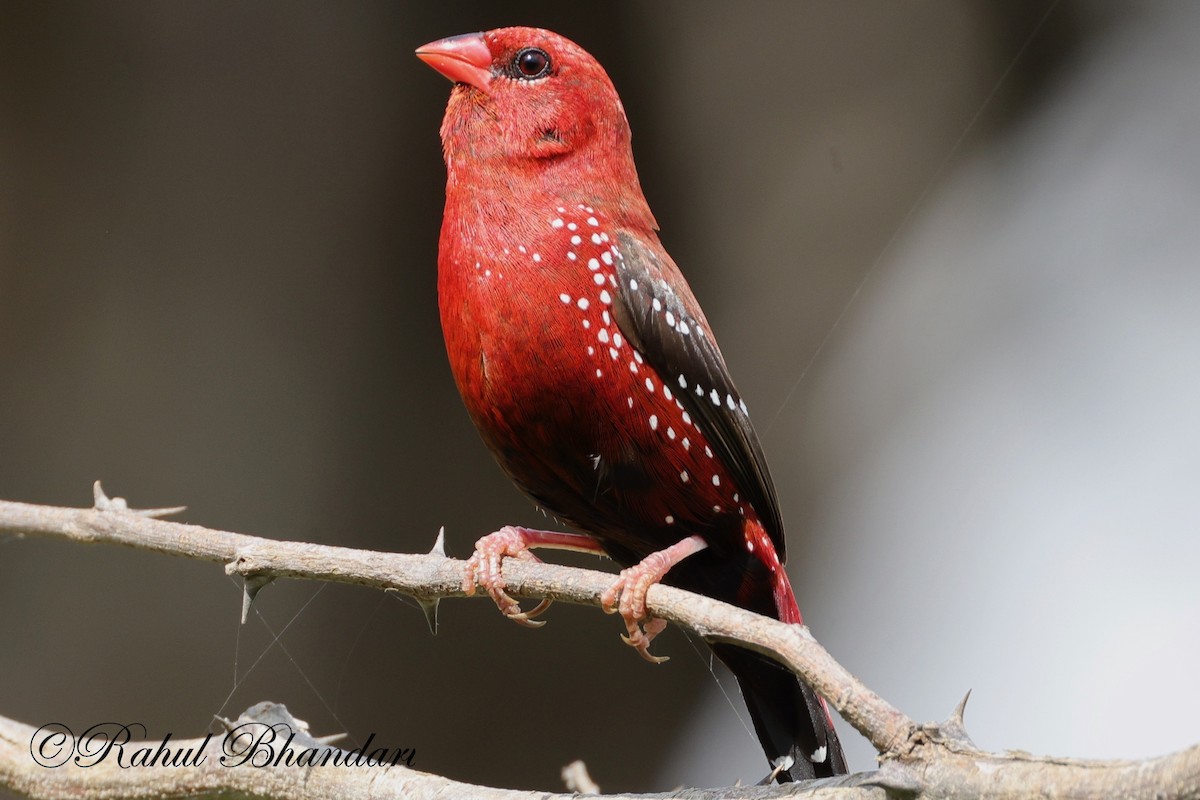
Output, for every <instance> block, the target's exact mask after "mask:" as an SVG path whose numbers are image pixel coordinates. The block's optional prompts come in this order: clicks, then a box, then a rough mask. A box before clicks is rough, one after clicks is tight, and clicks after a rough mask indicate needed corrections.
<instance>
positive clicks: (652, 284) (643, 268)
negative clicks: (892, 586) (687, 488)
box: [613, 231, 786, 561]
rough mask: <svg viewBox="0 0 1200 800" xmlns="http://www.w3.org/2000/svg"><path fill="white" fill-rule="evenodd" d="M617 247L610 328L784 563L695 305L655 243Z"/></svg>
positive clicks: (756, 454)
mask: <svg viewBox="0 0 1200 800" xmlns="http://www.w3.org/2000/svg"><path fill="white" fill-rule="evenodd" d="M617 247H618V249H619V254H618V257H617V258H616V259H615V261H616V272H617V281H618V283H617V291H616V293H615V294H616V298H615V299H614V301H613V312H614V316H615V318H616V321H617V325H618V326H620V328H621V332H622V333H623V334H624V335H625V337H626V338H627V339H628V340H629V341H630V342H632V343H633V345H634V346H635V347H636V348H637V349H638V350H639V351H640V352H641V353H642V357H643V358H645V359H646V361H647V363H649V364H650V365H651V366H652V367H653V368H654V369H655V370H656V371H657V372H658V375H659V378H660V379H661V380H662V381H663V383H664V384H666V385H669V386H670V387H671V388H672V391H674V393H675V395H676V397H678V398H679V400H680V402H682V403H683V405H684V408H685V409H686V410H687V411H688V413H689V414H690V415H691V416H692V417H693V418H694V419H695V420H696V421H697V422H698V424H699V427H700V430H701V431H702V432H703V433H704V435H705V436H706V437H707V439H708V440H709V443H710V444H711V446H712V448H713V452H714V453H715V454H716V455H717V457H718V458H719V459H720V460H721V463H723V464H724V465H725V466H726V468H727V469H728V470H729V471H730V473H731V475H732V476H733V478H734V480H735V481H736V483H737V486H738V490H739V491H741V492H742V493H743V495H744V497H743V499H744V500H748V501H749V502H750V505H751V506H753V507H754V510H755V512H757V514H758V517H759V520H760V521H761V522H762V524H763V527H765V528H766V530H767V533H768V534H769V535H770V537H771V541H772V543H773V544H774V545H775V550H776V552H777V553H778V555H779V558H780V560H781V561H782V560H784V558H785V555H786V554H785V549H784V536H783V520H782V518H781V517H780V514H779V502H778V499H777V498H776V495H775V485H774V484H773V483H772V481H771V473H770V471H769V470H768V469H767V461H766V457H765V456H763V452H762V447H761V446H760V445H759V443H758V436H757V435H756V434H755V433H754V428H753V426H752V425H751V424H750V417H749V416H748V414H747V412H746V406H745V403H744V402H743V401H742V399H741V396H740V395H739V394H738V390H737V387H735V386H734V385H733V380H732V379H731V378H730V377H729V371H728V369H727V368H726V366H725V359H724V358H723V357H722V356H721V351H720V349H719V348H718V347H717V342H716V339H714V338H713V335H712V330H711V329H710V328H709V327H708V321H707V320H706V319H705V318H704V313H703V312H702V311H701V310H700V305H699V303H697V302H696V298H695V297H693V296H692V293H691V291H690V290H689V289H688V288H687V283H686V281H684V280H683V277H682V275H681V274H680V272H679V268H678V267H677V266H675V263H674V262H673V261H672V260H671V258H670V256H668V255H667V254H666V252H665V251H664V250H663V249H662V247H661V245H658V243H657V241H656V242H654V243H653V244H647V243H646V242H645V241H644V240H643V239H642V238H641V237H640V236H638V235H637V234H634V233H630V232H628V231H622V232H619V233H618V234H617Z"/></svg>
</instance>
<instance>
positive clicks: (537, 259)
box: [533, 253, 542, 264]
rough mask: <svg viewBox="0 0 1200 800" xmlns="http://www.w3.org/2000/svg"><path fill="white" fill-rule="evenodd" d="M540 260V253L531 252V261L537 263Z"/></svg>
mask: <svg viewBox="0 0 1200 800" xmlns="http://www.w3.org/2000/svg"><path fill="white" fill-rule="evenodd" d="M541 260H542V257H541V255H540V254H538V253H534V254H533V262H534V263H535V264H537V263H539V262H540V261H541Z"/></svg>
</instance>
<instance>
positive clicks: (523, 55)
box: [512, 47, 550, 81]
mask: <svg viewBox="0 0 1200 800" xmlns="http://www.w3.org/2000/svg"><path fill="white" fill-rule="evenodd" d="M512 74H513V77H514V78H521V79H522V80H527V81H532V80H535V79H537V78H544V77H546V76H547V75H549V74H550V56H548V55H546V51H545V50H539V49H537V48H536V47H526V48H525V49H524V50H522V51H521V52H519V53H517V55H516V56H515V57H514V58H513V60H512Z"/></svg>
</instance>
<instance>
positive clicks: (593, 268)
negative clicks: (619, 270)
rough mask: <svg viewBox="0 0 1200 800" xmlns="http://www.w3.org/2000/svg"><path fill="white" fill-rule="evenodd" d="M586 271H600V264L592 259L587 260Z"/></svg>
mask: <svg viewBox="0 0 1200 800" xmlns="http://www.w3.org/2000/svg"><path fill="white" fill-rule="evenodd" d="M588 269H590V270H591V271H592V272H595V271H596V270H598V269H600V262H599V261H598V260H596V259H594V258H589V259H588Z"/></svg>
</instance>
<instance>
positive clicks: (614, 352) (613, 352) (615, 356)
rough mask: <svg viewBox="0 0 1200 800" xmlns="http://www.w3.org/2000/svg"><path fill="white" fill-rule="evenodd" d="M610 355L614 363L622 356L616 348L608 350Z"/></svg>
mask: <svg viewBox="0 0 1200 800" xmlns="http://www.w3.org/2000/svg"><path fill="white" fill-rule="evenodd" d="M608 354H609V355H610V356H612V360H613V361H616V360H617V357H618V356H620V355H621V354H620V353H618V352H617V348H615V347H610V348H608Z"/></svg>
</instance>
